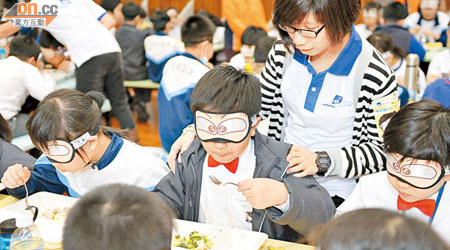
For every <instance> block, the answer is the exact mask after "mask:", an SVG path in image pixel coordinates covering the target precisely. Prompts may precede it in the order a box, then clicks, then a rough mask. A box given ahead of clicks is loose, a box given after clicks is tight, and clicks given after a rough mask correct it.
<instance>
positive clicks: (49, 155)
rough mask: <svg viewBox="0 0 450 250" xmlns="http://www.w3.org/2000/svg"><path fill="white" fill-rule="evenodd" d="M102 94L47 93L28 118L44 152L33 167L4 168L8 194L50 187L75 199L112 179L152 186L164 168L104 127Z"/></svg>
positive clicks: (33, 137)
mask: <svg viewBox="0 0 450 250" xmlns="http://www.w3.org/2000/svg"><path fill="white" fill-rule="evenodd" d="M102 104H103V96H102V94H100V93H98V92H95V91H91V92H88V93H87V94H84V93H82V92H79V91H76V90H69V89H61V90H58V91H55V92H53V93H51V94H49V95H48V96H47V97H45V98H44V100H42V102H41V103H40V104H39V106H38V108H37V110H36V112H35V113H34V114H33V115H32V116H31V117H30V119H29V120H28V122H27V125H26V126H27V130H28V132H29V134H30V137H31V140H32V141H33V144H34V145H35V146H36V147H37V148H38V149H40V150H41V151H42V152H43V155H42V156H41V157H40V158H39V159H38V160H37V161H36V164H35V166H34V170H33V171H29V170H28V169H27V168H24V167H23V166H22V165H20V164H16V165H14V166H11V167H9V168H8V169H7V171H6V172H5V174H4V176H3V178H2V180H1V181H2V183H3V185H5V187H6V188H7V191H8V193H9V194H10V195H12V196H15V197H17V198H22V197H24V196H25V189H24V187H23V185H24V184H26V185H27V188H28V191H29V192H30V193H34V192H38V191H48V192H54V193H60V194H62V193H67V194H68V195H70V196H72V197H79V196H81V195H83V194H85V193H86V192H88V191H90V190H92V189H93V188H95V187H97V186H101V185H105V184H111V183H123V184H129V185H136V186H139V187H142V188H144V189H148V190H152V189H153V187H154V186H155V185H156V184H157V183H158V182H159V180H160V179H161V178H162V177H164V176H165V175H166V174H167V172H168V168H167V166H166V164H165V163H164V162H163V161H162V160H161V159H159V158H157V157H155V156H153V155H152V154H151V152H150V151H149V150H148V149H146V148H145V147H142V146H140V145H137V144H135V143H133V142H131V141H129V140H127V139H126V136H125V134H123V133H121V132H119V131H115V130H113V129H111V128H107V127H104V126H102V122H101V111H100V107H101V106H102Z"/></svg>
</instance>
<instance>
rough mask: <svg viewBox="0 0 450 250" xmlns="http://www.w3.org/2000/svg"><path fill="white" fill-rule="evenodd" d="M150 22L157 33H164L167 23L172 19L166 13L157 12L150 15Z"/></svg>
mask: <svg viewBox="0 0 450 250" xmlns="http://www.w3.org/2000/svg"><path fill="white" fill-rule="evenodd" d="M150 21H152V23H153V29H155V30H156V31H164V30H165V29H166V25H167V23H168V22H170V17H169V15H167V13H166V12H165V11H162V10H155V11H153V13H152V14H151V15H150Z"/></svg>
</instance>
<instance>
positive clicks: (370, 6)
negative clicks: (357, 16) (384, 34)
mask: <svg viewBox="0 0 450 250" xmlns="http://www.w3.org/2000/svg"><path fill="white" fill-rule="evenodd" d="M380 12H381V4H379V3H377V2H370V3H367V4H366V5H365V6H364V9H363V20H364V23H360V24H358V25H356V26H355V29H356V31H358V33H359V34H360V35H361V37H363V38H368V37H369V36H370V35H372V33H373V32H374V31H375V29H376V28H377V27H378V24H379V16H380Z"/></svg>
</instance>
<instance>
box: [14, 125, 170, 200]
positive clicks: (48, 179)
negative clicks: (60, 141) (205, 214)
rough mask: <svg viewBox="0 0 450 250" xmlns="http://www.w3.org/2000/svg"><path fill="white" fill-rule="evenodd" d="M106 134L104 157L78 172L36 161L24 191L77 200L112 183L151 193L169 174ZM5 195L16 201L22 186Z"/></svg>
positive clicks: (125, 142)
mask: <svg viewBox="0 0 450 250" xmlns="http://www.w3.org/2000/svg"><path fill="white" fill-rule="evenodd" d="M108 134H109V135H110V136H111V142H110V144H109V145H108V148H107V149H106V151H105V153H104V154H103V155H102V157H101V158H100V159H99V160H98V161H97V162H95V163H93V164H92V165H91V166H89V167H86V168H85V169H83V170H81V171H78V172H61V171H59V170H58V169H56V168H55V167H54V166H53V165H52V163H51V162H50V161H49V159H48V158H47V157H45V156H44V155H42V156H41V157H39V159H38V160H37V161H36V164H35V166H34V170H33V171H31V177H30V179H29V180H28V181H27V183H26V185H27V188H28V191H29V192H30V193H36V192H40V191H47V192H52V193H58V194H63V193H67V194H68V195H69V196H71V197H80V196H82V195H84V194H86V193H87V192H89V191H91V190H92V189H94V188H96V187H99V186H103V185H107V184H113V183H122V184H128V185H135V186H138V187H141V188H144V189H147V190H150V191H151V190H153V188H154V187H155V186H156V184H157V183H158V182H159V180H160V179H161V178H162V177H164V176H165V175H166V174H167V173H168V172H169V168H168V167H167V165H166V164H165V163H164V162H163V161H162V160H161V159H159V158H156V157H155V156H153V155H152V154H151V153H150V152H149V151H148V150H147V149H146V148H145V147H142V146H139V145H137V144H135V143H133V142H130V141H128V140H125V139H123V138H121V137H119V136H118V135H116V134H114V133H112V132H108ZM7 191H8V193H9V194H10V195H12V196H14V197H17V198H23V197H24V196H25V189H24V187H23V186H21V187H18V188H15V189H7Z"/></svg>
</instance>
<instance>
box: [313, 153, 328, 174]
mask: <svg viewBox="0 0 450 250" xmlns="http://www.w3.org/2000/svg"><path fill="white" fill-rule="evenodd" d="M316 165H317V168H318V169H319V171H318V172H317V175H318V176H324V175H325V173H326V172H327V171H328V169H329V168H330V166H331V158H330V156H329V155H328V153H327V152H325V151H318V152H316Z"/></svg>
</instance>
